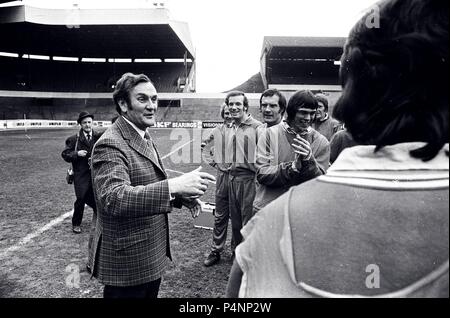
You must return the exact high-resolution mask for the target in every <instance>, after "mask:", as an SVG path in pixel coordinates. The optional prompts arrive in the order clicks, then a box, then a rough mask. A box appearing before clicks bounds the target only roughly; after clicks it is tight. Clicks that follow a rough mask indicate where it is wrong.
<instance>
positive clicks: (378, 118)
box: [333, 0, 449, 161]
mask: <svg viewBox="0 0 450 318" xmlns="http://www.w3.org/2000/svg"><path fill="white" fill-rule="evenodd" d="M378 8H379V17H380V21H379V22H380V27H379V28H369V27H368V26H367V25H366V23H365V22H366V21H367V19H368V18H369V17H370V13H368V14H366V15H365V16H364V17H363V18H362V19H361V20H360V21H359V22H358V23H357V24H356V25H355V26H354V28H353V29H352V31H351V32H350V35H349V38H348V40H347V43H346V45H345V47H344V55H343V57H342V59H341V62H342V63H341V69H340V80H341V84H342V87H343V92H342V96H341V97H340V99H339V100H338V102H337V103H336V106H335V108H334V110H333V116H334V117H335V118H337V119H338V120H341V121H343V122H344V123H345V126H346V127H347V129H348V130H349V132H350V133H351V134H352V136H353V138H354V139H355V140H356V141H357V142H359V143H366V144H374V145H376V150H375V151H378V150H379V149H381V148H382V147H384V146H387V145H393V144H396V143H402V142H413V141H421V142H425V143H426V145H425V146H424V147H421V148H418V149H415V150H413V151H411V153H410V154H411V156H412V157H415V158H421V159H423V160H424V161H426V160H430V159H432V158H434V157H435V156H436V154H437V153H438V152H439V150H440V149H441V148H442V147H443V146H444V145H445V144H446V143H447V142H448V139H449V137H448V115H449V114H448V107H449V100H448V85H449V73H448V44H449V37H448V36H449V35H448V24H449V16H448V15H449V3H448V1H435V0H408V1H402V0H391V1H383V2H379V3H378Z"/></svg>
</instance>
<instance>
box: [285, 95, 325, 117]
mask: <svg viewBox="0 0 450 318" xmlns="http://www.w3.org/2000/svg"><path fill="white" fill-rule="evenodd" d="M318 107H319V104H318V103H317V99H316V98H315V96H314V94H313V93H312V92H311V91H309V90H302V91H297V92H295V93H294V95H292V96H291V98H290V99H289V102H288V105H287V107H286V113H287V121H288V122H292V121H293V120H294V118H295V115H296V114H297V110H298V109H299V108H309V109H314V110H316V109H317V108H318Z"/></svg>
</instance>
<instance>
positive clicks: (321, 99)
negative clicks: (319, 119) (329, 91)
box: [315, 94, 328, 113]
mask: <svg viewBox="0 0 450 318" xmlns="http://www.w3.org/2000/svg"><path fill="white" fill-rule="evenodd" d="M315 97H316V99H317V102H319V103H322V105H323V107H324V108H325V112H327V113H328V98H327V97H326V96H325V95H324V94H316V95H315Z"/></svg>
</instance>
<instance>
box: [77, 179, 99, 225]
mask: <svg viewBox="0 0 450 318" xmlns="http://www.w3.org/2000/svg"><path fill="white" fill-rule="evenodd" d="M85 204H87V205H89V206H90V207H91V208H92V210H94V213H95V211H96V207H95V199H94V191H93V190H92V187H90V188H89V190H87V191H86V193H85V195H84V197H82V198H77V200H76V201H75V203H74V204H73V216H72V225H73V226H80V225H81V221H82V220H83V213H84V205H85Z"/></svg>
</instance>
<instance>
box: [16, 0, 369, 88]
mask: <svg viewBox="0 0 450 318" xmlns="http://www.w3.org/2000/svg"><path fill="white" fill-rule="evenodd" d="M23 2H25V3H27V4H30V5H33V6H38V7H50V8H63V7H71V6H72V4H73V3H78V4H79V7H80V8H94V7H97V8H98V7H104V8H118V7H119V8H120V7H125V6H126V7H148V6H151V5H152V3H153V2H165V3H166V5H165V6H166V8H168V9H169V10H170V12H171V16H172V19H173V20H179V21H184V22H187V23H188V24H189V28H190V31H191V36H192V40H193V43H194V46H195V49H196V58H197V92H199V93H217V92H222V91H225V90H229V89H232V88H233V87H235V86H237V85H240V84H242V83H243V82H245V81H246V80H247V79H248V78H249V77H250V76H252V75H254V74H256V73H257V72H259V69H260V65H259V59H260V54H261V49H262V43H263V38H264V36H347V35H348V32H349V31H350V29H351V27H352V26H353V25H354V24H355V23H356V21H357V20H358V18H359V17H361V14H362V13H363V12H364V11H365V10H366V9H368V8H370V7H371V5H373V4H374V3H375V2H376V0H340V1H336V0H165V1H164V0H163V1H158V0H155V1H153V0H127V1H111V0H53V1H52V0H24V1H23Z"/></svg>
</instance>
